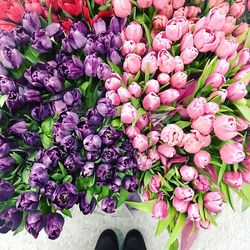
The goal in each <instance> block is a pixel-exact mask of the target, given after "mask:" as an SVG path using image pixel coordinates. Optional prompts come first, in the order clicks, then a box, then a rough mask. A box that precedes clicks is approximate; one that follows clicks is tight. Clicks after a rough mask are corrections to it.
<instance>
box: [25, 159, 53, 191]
mask: <svg viewBox="0 0 250 250" xmlns="http://www.w3.org/2000/svg"><path fill="white" fill-rule="evenodd" d="M48 181H49V175H48V171H47V169H46V166H44V165H43V164H41V163H34V164H33V167H32V170H31V172H30V176H29V184H30V186H31V187H33V188H37V189H39V188H42V187H43V186H44V185H46V184H47V182H48Z"/></svg>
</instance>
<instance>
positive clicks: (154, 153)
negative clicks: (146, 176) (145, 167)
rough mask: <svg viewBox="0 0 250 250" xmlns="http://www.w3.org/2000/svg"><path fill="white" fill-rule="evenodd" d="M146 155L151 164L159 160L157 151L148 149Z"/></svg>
mask: <svg viewBox="0 0 250 250" xmlns="http://www.w3.org/2000/svg"><path fill="white" fill-rule="evenodd" d="M147 154H148V157H149V158H150V159H151V161H152V162H153V163H156V162H157V161H159V160H160V154H159V153H158V151H157V150H153V149H149V150H148V151H147Z"/></svg>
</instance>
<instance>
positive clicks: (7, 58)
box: [0, 46, 23, 69]
mask: <svg viewBox="0 0 250 250" xmlns="http://www.w3.org/2000/svg"><path fill="white" fill-rule="evenodd" d="M0 60H1V63H2V64H3V65H4V66H5V67H6V68H8V69H16V68H19V67H20V66H21V65H22V63H23V58H22V55H21V53H20V52H19V51H18V50H17V49H16V48H12V47H7V46H6V47H4V48H3V49H1V50H0Z"/></svg>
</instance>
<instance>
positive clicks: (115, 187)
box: [109, 176, 122, 193]
mask: <svg viewBox="0 0 250 250" xmlns="http://www.w3.org/2000/svg"><path fill="white" fill-rule="evenodd" d="M121 186H122V180H121V178H120V177H119V176H117V177H115V178H114V179H113V180H112V182H111V183H110V184H109V189H110V190H111V191H112V192H115V193H116V192H119V191H120V189H121Z"/></svg>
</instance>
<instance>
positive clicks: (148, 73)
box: [145, 63, 150, 83]
mask: <svg viewBox="0 0 250 250" xmlns="http://www.w3.org/2000/svg"><path fill="white" fill-rule="evenodd" d="M149 75H150V64H149V63H147V65H146V71H145V83H147V81H148V80H149Z"/></svg>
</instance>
